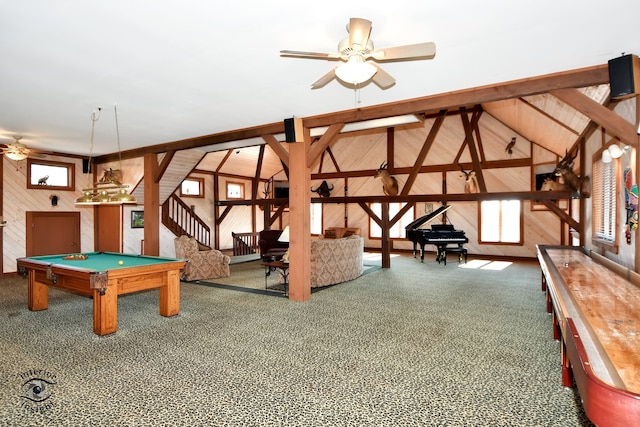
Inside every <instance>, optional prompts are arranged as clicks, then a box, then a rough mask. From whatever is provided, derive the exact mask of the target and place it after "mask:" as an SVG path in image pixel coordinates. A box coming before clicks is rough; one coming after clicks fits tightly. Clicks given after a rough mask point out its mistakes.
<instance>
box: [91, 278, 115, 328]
mask: <svg viewBox="0 0 640 427" xmlns="http://www.w3.org/2000/svg"><path fill="white" fill-rule="evenodd" d="M117 286H118V285H117V284H111V283H110V284H109V286H107V288H106V290H105V292H104V295H100V292H99V291H98V289H96V290H95V291H94V292H93V332H95V333H96V334H97V335H107V334H112V333H114V332H115V331H117V330H118V291H117Z"/></svg>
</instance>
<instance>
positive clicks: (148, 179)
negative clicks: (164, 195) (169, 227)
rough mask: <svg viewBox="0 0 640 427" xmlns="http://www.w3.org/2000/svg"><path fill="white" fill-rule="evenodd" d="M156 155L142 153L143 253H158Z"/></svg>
mask: <svg viewBox="0 0 640 427" xmlns="http://www.w3.org/2000/svg"><path fill="white" fill-rule="evenodd" d="M158 169H159V167H158V155H157V154H152V153H149V154H145V155H144V176H145V180H144V254H145V255H153V256H158V255H160V184H159V183H158V181H156V177H157V176H158Z"/></svg>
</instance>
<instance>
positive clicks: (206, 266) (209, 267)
mask: <svg viewBox="0 0 640 427" xmlns="http://www.w3.org/2000/svg"><path fill="white" fill-rule="evenodd" d="M174 245H175V248H176V258H180V259H184V260H186V261H187V262H186V263H185V266H184V270H183V272H182V277H181V279H182V280H185V281H192V280H204V279H215V278H217V277H227V276H229V274H230V271H229V262H230V261H231V258H229V256H228V255H225V254H223V253H222V252H220V251H219V250H217V249H206V250H200V245H199V244H198V242H197V241H196V239H194V238H193V237H189V236H186V235H183V236H180V237H176V238H175V239H174Z"/></svg>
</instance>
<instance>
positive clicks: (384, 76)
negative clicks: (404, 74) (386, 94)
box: [372, 64, 396, 89]
mask: <svg viewBox="0 0 640 427" xmlns="http://www.w3.org/2000/svg"><path fill="white" fill-rule="evenodd" d="M373 65H374V66H375V67H376V68H377V69H378V71H377V72H376V73H375V74H374V75H373V77H372V80H373V82H374V83H375V84H377V85H378V86H379V87H380V89H387V88H390V87H391V86H393V85H394V84H396V79H394V78H393V77H391V74H389V73H387V72H386V71H384V70H383V69H382V68H380V67H379V66H377V65H376V64H373Z"/></svg>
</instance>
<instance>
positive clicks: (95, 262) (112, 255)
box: [25, 252, 177, 271]
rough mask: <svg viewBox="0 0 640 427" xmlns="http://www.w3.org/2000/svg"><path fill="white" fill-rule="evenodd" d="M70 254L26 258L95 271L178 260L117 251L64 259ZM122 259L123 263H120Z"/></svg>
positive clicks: (91, 253) (90, 253) (89, 253)
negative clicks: (82, 257)
mask: <svg viewBox="0 0 640 427" xmlns="http://www.w3.org/2000/svg"><path fill="white" fill-rule="evenodd" d="M67 255H68V254H62V255H43V256H33V257H26V258H25V260H30V261H33V262H40V263H43V264H52V265H57V266H65V267H70V268H73V269H87V270H94V271H109V270H115V269H118V268H131V267H137V266H144V265H150V264H160V263H164V262H173V261H177V259H175V258H165V257H156V256H148V255H136V254H122V253H117V252H85V253H83V254H82V255H85V256H86V257H87V259H84V260H80V259H64V257H66V256H67ZM119 261H122V265H120V264H118V262H119Z"/></svg>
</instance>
